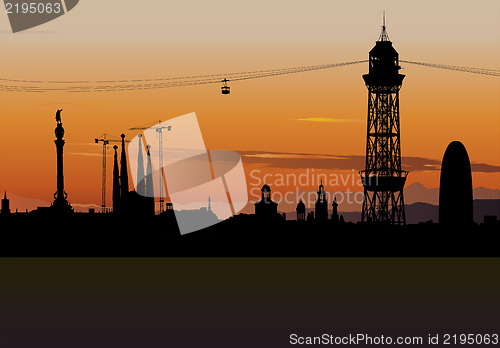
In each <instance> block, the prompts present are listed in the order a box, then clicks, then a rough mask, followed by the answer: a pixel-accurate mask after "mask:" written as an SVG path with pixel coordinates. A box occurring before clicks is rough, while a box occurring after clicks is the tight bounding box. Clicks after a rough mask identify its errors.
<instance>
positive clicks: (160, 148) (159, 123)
mask: <svg viewBox="0 0 500 348" xmlns="http://www.w3.org/2000/svg"><path fill="white" fill-rule="evenodd" d="M149 128H153V129H155V130H156V134H157V136H158V137H159V139H158V168H160V185H159V186H160V214H161V213H162V212H163V202H164V200H163V176H164V171H163V130H164V129H166V130H167V131H171V130H172V126H163V125H162V121H161V120H158V121H154V122H151V123H148V124H145V125H142V126H137V127H132V128H129V130H145V129H149Z"/></svg>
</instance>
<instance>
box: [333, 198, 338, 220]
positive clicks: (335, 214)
mask: <svg viewBox="0 0 500 348" xmlns="http://www.w3.org/2000/svg"><path fill="white" fill-rule="evenodd" d="M338 206H339V204H338V203H337V199H336V198H335V195H333V202H332V221H333V222H338V221H339V215H338V211H337V210H338Z"/></svg>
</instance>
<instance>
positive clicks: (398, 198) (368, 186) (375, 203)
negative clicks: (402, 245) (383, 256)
mask: <svg viewBox="0 0 500 348" xmlns="http://www.w3.org/2000/svg"><path fill="white" fill-rule="evenodd" d="M399 69H401V67H400V66H399V54H398V52H397V51H396V50H395V49H394V47H393V46H392V42H391V41H389V36H388V35H387V32H386V27H385V13H384V21H383V25H382V33H381V34H380V37H379V39H378V41H377V42H376V43H375V47H373V48H372V50H371V51H370V54H369V72H368V74H366V75H363V79H364V81H365V84H366V87H367V88H368V119H367V130H366V163H365V170H363V171H361V172H360V175H361V179H362V182H363V186H364V200H363V210H362V214H361V221H362V222H379V223H390V224H397V225H405V224H406V217H405V208H404V199H403V187H404V185H405V181H406V176H407V174H408V172H406V171H403V170H401V142H400V126H399V90H400V89H401V85H402V84H403V78H404V77H405V76H404V75H402V74H399Z"/></svg>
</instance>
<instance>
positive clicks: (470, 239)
mask: <svg viewBox="0 0 500 348" xmlns="http://www.w3.org/2000/svg"><path fill="white" fill-rule="evenodd" d="M499 235H500V229H499V228H498V225H494V226H485V225H476V224H474V225H470V226H455V227H452V226H441V225H438V224H430V223H425V224H418V225H407V226H401V227H399V226H380V225H379V226H377V225H366V224H351V223H346V224H331V223H327V224H318V223H307V222H305V223H298V222H296V221H286V222H284V221H276V222H269V221H259V220H256V219H254V217H253V216H239V217H238V218H235V219H231V220H227V221H223V222H221V223H219V224H217V225H214V226H211V227H209V228H206V229H203V230H200V231H196V232H193V233H190V234H186V235H182V236H181V235H180V234H179V232H178V229H177V227H176V224H175V223H172V222H171V221H170V220H168V219H165V218H163V217H161V216H154V217H150V218H147V219H142V218H141V219H137V218H130V219H123V218H120V219H119V218H117V217H115V216H112V215H101V214H94V215H89V214H75V215H73V216H71V217H67V218H57V217H41V216H29V215H17V216H16V215H15V214H13V215H11V216H7V217H5V216H2V217H0V255H1V256H71V257H72V256H233V257H240V256H271V257H273V256H314V257H316V256H318V257H320V256H348V257H359V256H361V257H369V256H403V257H408V256H500V251H499V248H498V244H497V243H496V242H495V241H496V240H497V238H498V236H499Z"/></svg>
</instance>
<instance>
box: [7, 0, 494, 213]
mask: <svg viewBox="0 0 500 348" xmlns="http://www.w3.org/2000/svg"><path fill="white" fill-rule="evenodd" d="M361 3H363V6H359V4H344V3H343V2H342V3H341V2H332V1H318V2H315V3H314V5H311V4H307V3H305V2H299V1H276V2H273V3H271V4H269V3H267V2H260V1H257V2H255V3H252V4H246V5H245V6H243V5H238V4H237V3H236V4H235V3H234V2H229V1H216V2H213V3H212V2H211V5H210V6H208V5H207V4H205V2H202V1H188V2H186V3H184V4H175V5H173V4H168V2H159V1H158V2H150V3H148V5H147V6H150V7H151V8H149V9H145V8H139V9H138V8H136V6H137V2H131V1H109V2H106V4H105V5H104V4H102V2H92V1H88V2H87V1H84V2H81V3H80V4H79V5H78V6H77V7H75V8H74V9H73V10H72V11H71V12H69V13H68V14H67V15H65V16H63V17H61V18H59V19H56V20H54V21H53V22H50V23H47V24H45V25H42V26H40V27H38V28H34V29H31V30H28V31H26V32H21V33H16V34H12V33H11V32H10V27H9V24H8V22H7V17H6V15H5V13H2V14H0V21H1V24H0V44H1V53H2V54H1V55H0V77H2V78H13V79H31V80H81V79H84V80H107V79H110V80H111V79H146V78H158V77H175V76H186V75H197V74H211V73H219V72H237V71H249V70H262V69H272V68H280V67H291V66H302V65H314V64H323V63H335V62H344V61H352V60H360V59H366V58H367V57H368V51H369V50H370V49H371V48H372V47H373V45H374V42H375V41H376V39H377V38H378V35H379V31H380V22H381V13H382V11H383V10H386V14H387V26H388V33H389V37H390V38H391V40H392V41H393V43H394V46H395V48H396V49H397V50H398V52H399V54H400V58H401V59H407V60H414V61H421V62H433V63H441V64H452V65H463V66H476V67H486V68H493V69H499V68H500V67H499V65H498V62H499V61H500V45H499V43H500V24H499V23H500V21H499V19H500V4H499V3H498V2H497V1H484V2H481V6H478V5H474V4H471V3H470V2H465V1H459V2H456V1H443V2H439V3H436V2H431V1H428V2H426V1H424V2H422V3H421V4H420V3H419V4H420V5H419V6H418V7H416V5H403V4H400V2H398V1H381V2H380V4H379V3H377V5H374V4H373V3H372V2H361ZM141 6H145V5H141ZM360 8H362V9H361V10H360ZM450 8H453V9H454V11H449V9H450ZM402 66H403V68H404V69H403V70H402V73H403V74H405V75H406V78H405V80H404V82H403V87H402V90H401V93H400V112H401V136H402V155H403V157H405V156H406V157H422V158H428V159H433V160H440V159H441V158H442V155H443V153H444V150H445V148H446V146H447V144H448V143H450V142H451V141H453V140H460V141H462V142H463V143H464V145H465V146H466V148H467V150H468V153H469V157H470V159H471V162H472V163H484V164H489V165H491V166H500V136H499V134H500V98H499V96H500V79H499V78H498V77H492V76H483V75H476V74H469V73H461V72H455V71H446V70H437V69H432V68H426V67H418V66H413V65H408V64H402ZM367 70H368V66H367V64H359V65H354V66H346V67H339V68H334V69H331V70H320V71H314V72H306V73H299V74H293V75H285V76H279V77H271V78H266V79H256V80H248V81H240V82H234V83H230V85H231V94H230V95H229V96H224V95H221V94H220V87H219V86H218V85H217V84H215V85H214V84H211V85H202V86H193V87H180V88H168V89H158V90H150V91H130V92H100V93H98V92H92V93H67V92H46V93H25V92H0V125H1V127H0V189H1V190H2V191H3V190H7V191H9V192H15V193H17V194H20V195H23V196H25V197H33V198H38V199H44V200H47V201H50V200H51V198H50V197H52V194H53V192H54V191H55V146H54V143H53V139H54V133H53V131H54V127H55V121H54V114H55V111H56V110H57V109H58V108H63V109H64V111H63V113H62V115H63V123H64V127H65V129H66V136H65V140H66V146H65V148H64V151H65V158H64V160H65V179H66V191H67V192H68V194H69V199H70V201H71V202H80V203H95V204H100V184H101V161H102V158H101V153H102V146H101V145H95V144H93V139H94V138H95V137H97V136H100V135H102V134H103V133H108V134H112V135H115V136H118V135H119V134H120V133H122V132H124V133H125V134H126V135H127V137H128V138H132V137H133V136H134V135H135V134H136V133H134V132H133V131H129V130H128V128H130V127H133V126H136V125H140V124H144V123H148V122H151V121H154V120H160V119H161V120H166V119H168V118H172V117H176V116H180V115H183V114H187V113H189V112H196V114H197V116H198V121H199V124H200V127H201V129H202V133H203V136H204V140H205V143H206V145H207V147H208V148H211V149H228V150H235V151H261V152H280V153H306V154H307V153H309V154H328V155H339V156H349V155H364V151H365V141H366V139H365V137H366V134H365V132H366V124H365V122H366V110H367V90H366V87H365V86H364V83H363V80H362V78H361V75H362V74H363V73H366V72H367ZM223 77H224V76H222V75H221V78H223ZM308 118H320V119H329V118H333V119H341V120H344V122H311V121H304V119H308ZM300 119H302V120H300ZM110 150H111V148H110ZM111 153H112V151H109V154H110V156H109V157H108V160H109V162H108V163H110V164H111V163H112V162H111V160H112V157H111ZM108 168H110V170H109V172H108V173H109V178H110V179H111V165H110V166H109V167H108ZM252 168H256V165H252V166H248V167H247V168H246V169H247V172H248V171H249V170H251V169H252ZM356 169H363V168H356ZM268 170H269V171H270V172H274V173H277V172H280V169H279V168H272V169H268ZM282 171H283V170H282ZM284 171H286V170H284ZM417 181H420V182H422V183H423V184H424V185H426V186H427V187H437V186H438V185H439V171H436V170H430V171H425V172H423V171H418V172H414V173H411V174H410V176H409V178H408V183H412V182H417ZM109 183H111V181H110V180H109ZM473 184H474V186H475V187H478V186H485V187H488V188H500V173H499V172H498V171H496V172H491V173H481V172H474V173H473ZM110 191H111V190H108V192H109V193H111V192H110ZM109 197H111V196H110V195H109ZM108 199H109V202H110V201H111V199H110V198H108Z"/></svg>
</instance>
